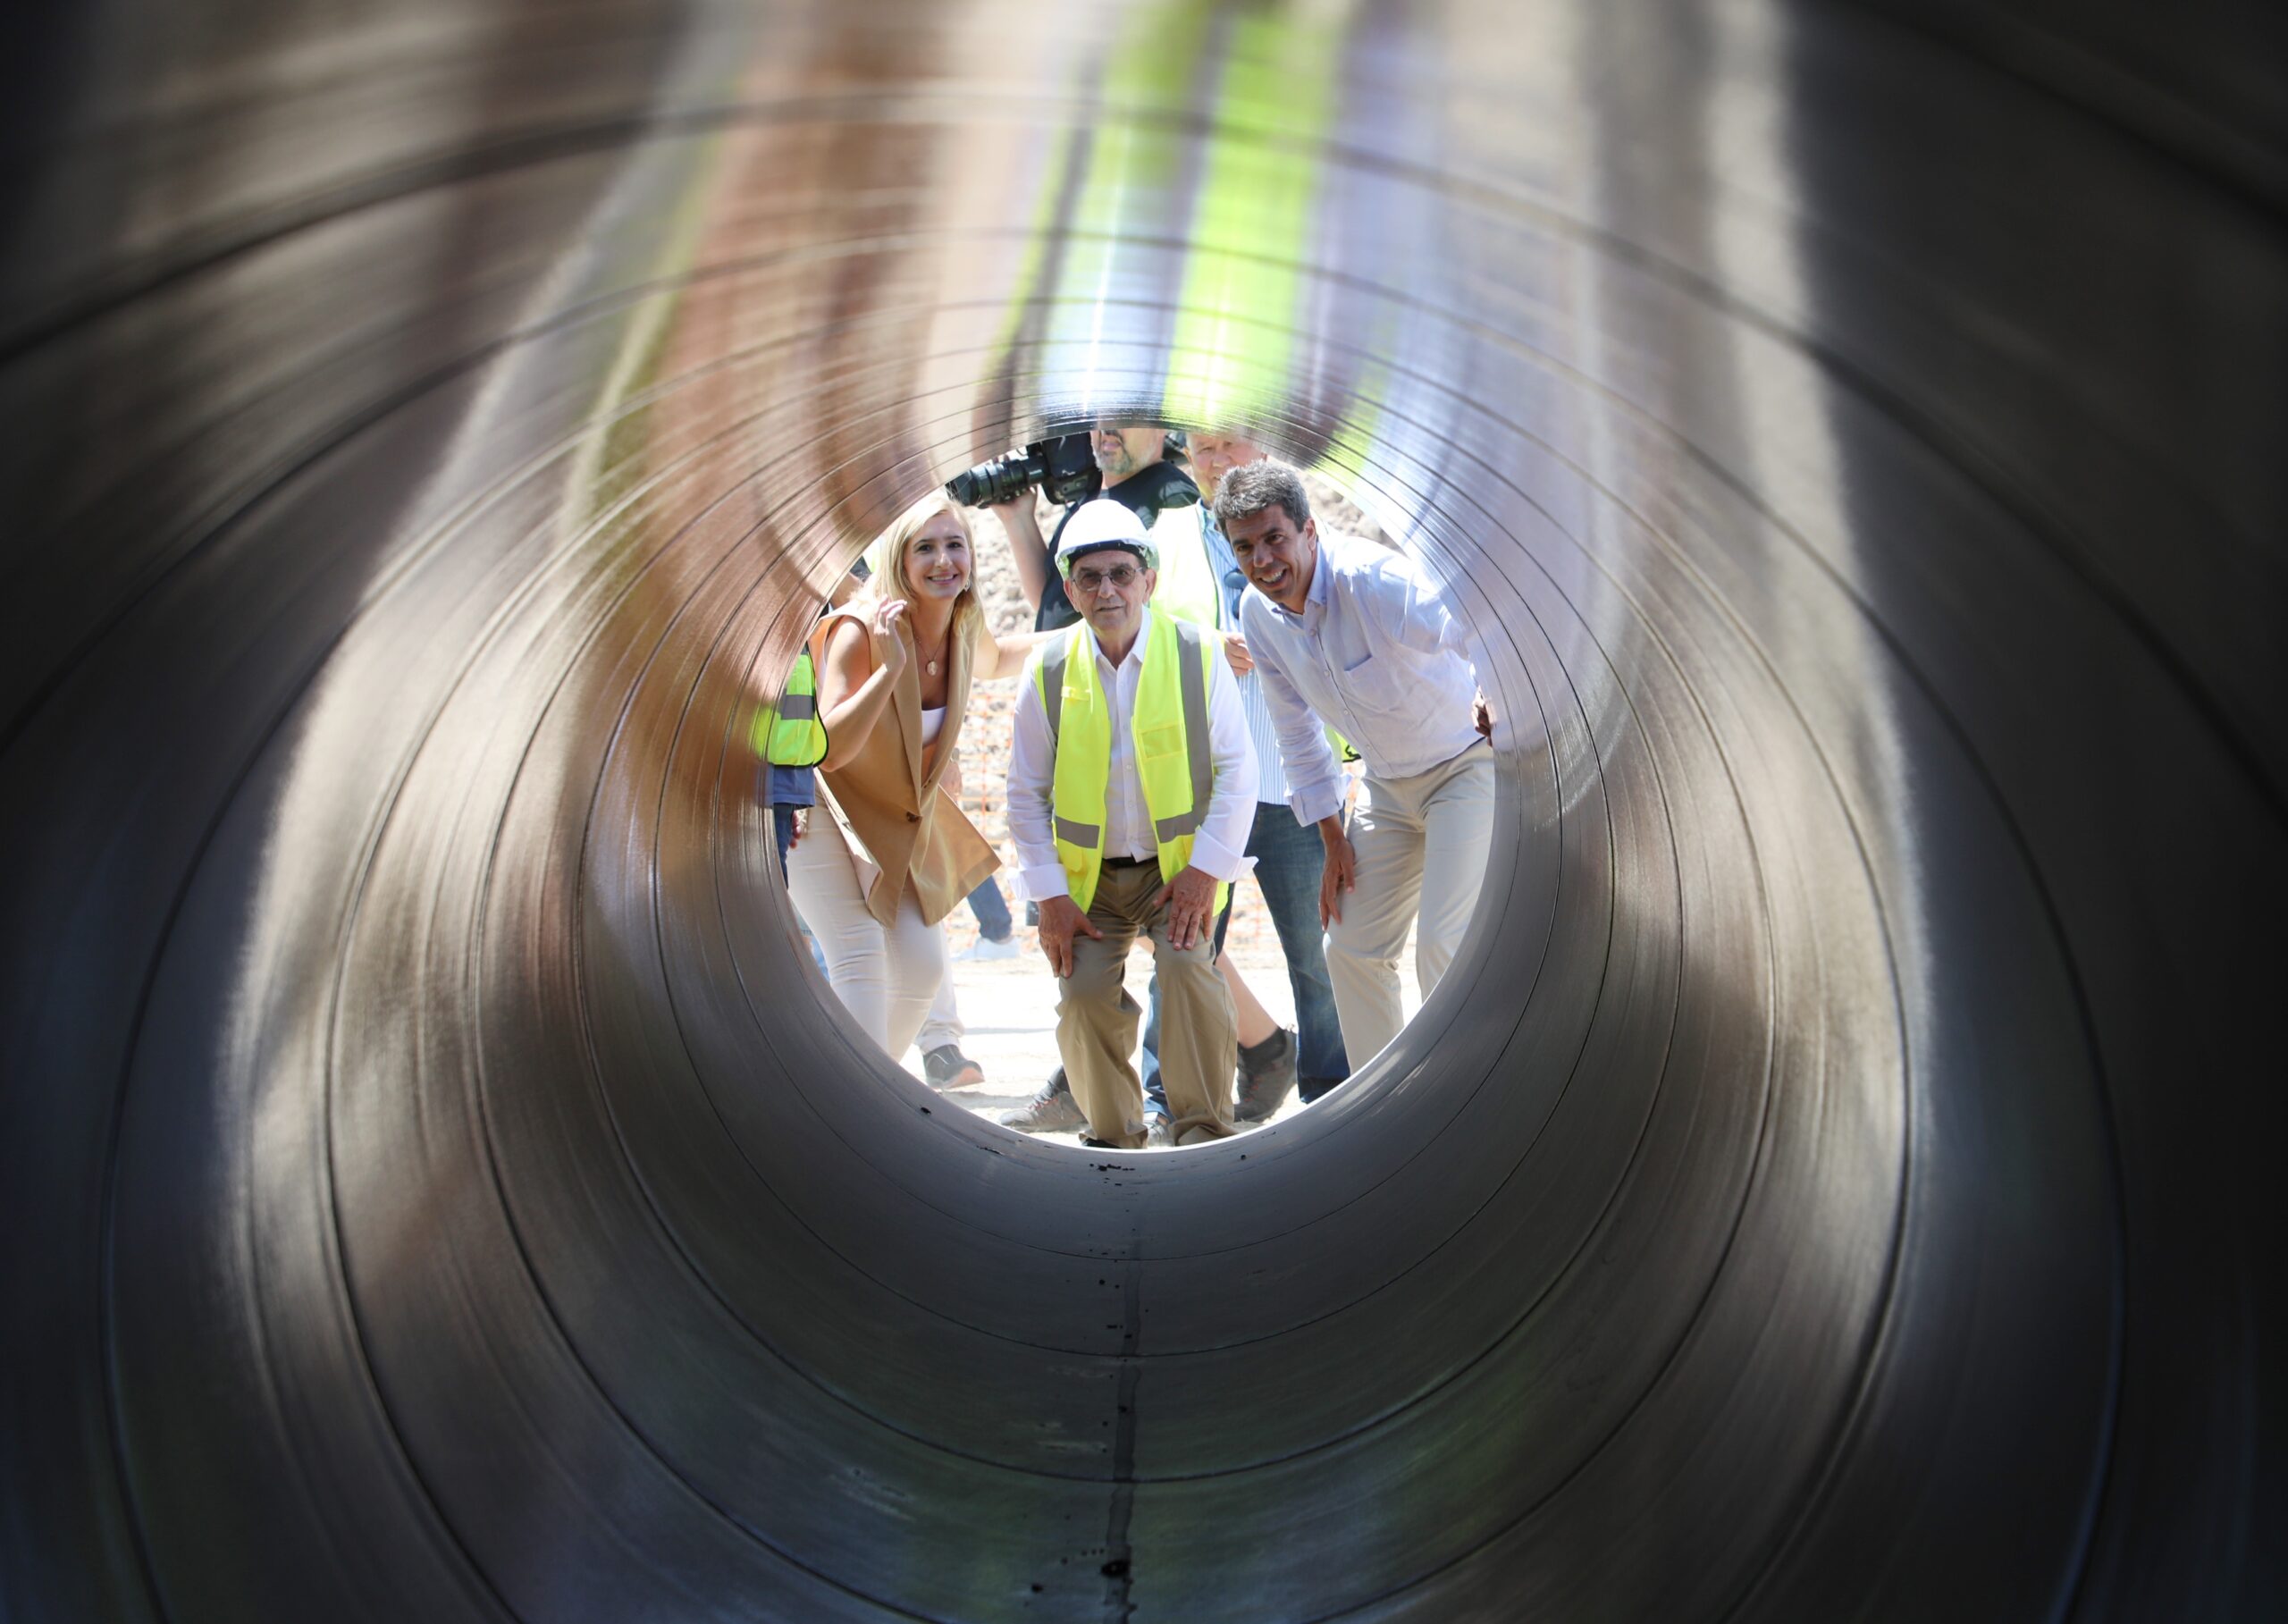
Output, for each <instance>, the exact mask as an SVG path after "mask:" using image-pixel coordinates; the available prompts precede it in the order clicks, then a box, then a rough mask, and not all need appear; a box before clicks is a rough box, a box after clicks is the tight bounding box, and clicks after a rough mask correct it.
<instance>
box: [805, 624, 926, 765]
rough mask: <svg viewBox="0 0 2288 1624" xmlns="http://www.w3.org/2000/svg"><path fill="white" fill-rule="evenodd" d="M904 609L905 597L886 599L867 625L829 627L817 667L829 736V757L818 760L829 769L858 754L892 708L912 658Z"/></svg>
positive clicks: (821, 706)
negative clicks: (901, 625)
mask: <svg viewBox="0 0 2288 1624" xmlns="http://www.w3.org/2000/svg"><path fill="white" fill-rule="evenodd" d="M905 612H906V604H905V601H904V599H902V598H885V599H883V600H882V601H881V602H879V603H877V604H876V605H874V610H873V613H872V615H871V617H870V618H869V622H868V623H867V624H865V625H861V624H859V623H858V622H856V621H854V620H852V619H848V618H845V619H839V620H837V621H836V622H835V623H834V624H833V625H832V626H831V627H829V628H828V631H827V635H826V652H825V658H824V659H823V660H822V661H820V671H819V719H820V720H821V721H823V722H824V723H825V724H826V741H827V752H826V759H825V760H824V761H822V762H820V763H819V765H820V768H822V769H823V770H826V771H828V772H834V771H837V770H839V769H841V768H844V767H847V766H848V765H849V764H850V763H851V762H854V761H855V760H856V759H857V757H858V753H859V752H860V751H861V750H863V749H864V748H865V747H866V741H867V739H868V738H870V737H871V736H872V735H873V731H874V727H875V724H876V723H878V722H879V721H880V720H881V719H882V716H883V713H884V712H885V711H887V710H888V709H889V703H890V694H891V693H892V691H893V690H894V689H895V688H896V686H897V677H898V673H899V672H900V671H902V670H904V669H905V662H906V661H907V660H908V659H909V658H911V656H910V655H908V653H907V652H906V647H905V640H904V637H903V636H901V635H899V630H898V623H899V622H900V621H902V620H903V619H904V618H905ZM877 650H879V653H880V658H879V661H877V659H876V651H877Z"/></svg>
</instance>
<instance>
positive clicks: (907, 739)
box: [811, 611, 1001, 925]
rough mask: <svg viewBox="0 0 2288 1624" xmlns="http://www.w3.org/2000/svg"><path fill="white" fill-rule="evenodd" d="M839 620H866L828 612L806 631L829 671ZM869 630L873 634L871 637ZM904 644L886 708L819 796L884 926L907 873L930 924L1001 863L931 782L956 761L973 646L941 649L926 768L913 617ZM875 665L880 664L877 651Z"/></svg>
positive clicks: (824, 775) (825, 776) (824, 779)
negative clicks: (932, 749)
mask: <svg viewBox="0 0 2288 1624" xmlns="http://www.w3.org/2000/svg"><path fill="white" fill-rule="evenodd" d="M837 620H851V621H855V622H856V623H857V624H858V626H859V627H861V629H866V622H865V621H864V620H863V619H862V618H861V617H860V616H858V615H856V614H852V613H848V612H846V611H845V612H843V613H838V614H834V615H829V616H828V617H827V618H825V619H823V620H821V621H820V622H819V625H818V629H817V630H816V631H814V632H813V633H812V645H811V646H812V661H814V662H815V663H816V664H817V666H818V669H820V670H821V671H823V670H824V669H826V635H827V631H828V629H829V627H832V626H833V625H834V623H835V622H836V621H837ZM869 635H871V632H870V633H869ZM897 635H898V637H899V639H900V640H901V641H902V642H904V644H905V647H906V656H907V657H906V662H905V669H904V670H903V671H901V672H900V673H899V674H898V679H897V686H896V688H895V689H893V690H892V692H891V694H890V704H889V710H888V711H887V713H886V714H885V715H884V716H883V717H882V719H880V720H879V721H878V722H876V723H875V724H874V730H873V732H872V733H871V734H869V735H868V736H867V738H866V743H865V745H863V746H862V748H861V749H860V750H859V752H858V753H857V754H856V755H855V756H854V757H853V758H852V759H851V761H850V762H849V764H848V765H847V766H845V767H841V768H837V770H834V771H832V772H826V771H823V770H822V771H820V774H819V781H820V783H821V784H822V785H823V786H824V787H825V789H826V799H827V802H828V804H829V807H830V808H831V811H832V813H833V816H834V819H835V821H836V822H837V823H838V824H839V825H841V828H842V832H843V834H844V836H845V837H846V838H847V839H848V841H849V843H850V850H851V852H852V854H854V856H856V857H857V858H858V859H859V876H858V883H859V885H860V887H861V888H862V889H863V890H864V891H865V893H866V911H867V912H868V913H871V914H872V915H873V916H874V917H875V918H876V919H877V920H879V921H881V922H882V923H883V924H885V925H887V924H889V923H891V922H892V921H895V920H896V917H897V901H898V896H899V895H900V893H902V892H903V891H904V889H905V882H906V881H907V880H908V879H911V880H913V894H914V896H915V897H916V898H917V899H918V900H919V901H920V903H921V917H922V919H923V920H924V921H926V922H928V923H930V924H933V925H934V924H936V923H937V922H938V921H939V920H941V919H943V918H945V917H946V914H948V913H952V912H953V911H954V908H955V905H957V904H959V903H960V902H961V900H962V899H963V897H965V896H968V895H969V894H970V893H971V892H972V891H973V890H975V889H976V888H977V887H978V883H979V882H980V880H982V879H984V878H985V877H986V876H987V875H988V874H990V873H992V872H993V871H994V870H996V869H997V868H999V867H1000V866H1001V859H1000V858H999V857H997V856H996V855H995V854H994V851H993V847H992V846H991V844H990V843H988V841H987V840H986V838H985V837H984V836H983V835H980V834H979V833H978V832H977V826H976V825H975V824H973V823H972V822H971V821H970V820H969V819H968V818H967V817H966V816H964V815H963V812H962V809H961V808H960V807H959V806H958V805H956V804H955V802H954V798H953V796H952V795H948V794H946V791H945V790H943V789H941V788H940V787H938V781H939V780H940V779H941V778H944V777H945V776H946V769H947V768H948V767H950V766H951V765H952V764H953V760H954V746H955V743H956V742H957V741H958V740H959V739H960V737H961V732H962V718H963V716H964V715H966V714H967V713H968V711H969V683H970V669H971V666H972V656H973V655H974V652H975V651H974V649H973V648H972V645H971V643H970V641H969V639H967V638H955V639H954V646H953V647H952V648H951V649H950V650H949V651H948V655H949V658H950V659H951V660H952V662H953V669H952V670H950V671H948V672H947V673H946V725H945V726H944V727H943V728H940V729H939V730H938V741H937V749H936V753H934V754H932V755H931V756H930V763H929V766H928V767H927V769H926V770H925V769H924V767H923V765H922V750H921V657H920V655H918V654H916V653H915V652H914V650H913V626H912V624H911V622H901V623H900V625H899V627H898V632H897ZM874 663H875V664H876V665H877V666H879V665H880V664H881V663H882V661H881V655H880V653H879V651H877V652H875V655H874Z"/></svg>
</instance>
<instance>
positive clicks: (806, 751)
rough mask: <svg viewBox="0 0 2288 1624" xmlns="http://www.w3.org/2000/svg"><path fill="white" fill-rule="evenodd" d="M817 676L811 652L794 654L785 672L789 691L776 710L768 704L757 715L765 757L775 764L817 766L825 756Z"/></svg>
mask: <svg viewBox="0 0 2288 1624" xmlns="http://www.w3.org/2000/svg"><path fill="white" fill-rule="evenodd" d="M754 731H755V737H756V741H757V744H758V745H759V746H760V748H761V753H762V759H763V760H764V761H766V762H770V764H771V765H772V766H773V767H815V766H817V765H818V764H819V763H820V762H823V761H824V760H826V724H825V723H824V722H822V721H820V719H819V692H818V677H817V674H816V673H815V672H814V671H813V670H812V667H811V652H810V650H808V649H804V650H803V652H801V653H799V654H797V655H795V669H793V670H791V671H789V672H787V691H786V692H785V693H783V694H780V695H779V696H778V708H777V709H776V710H774V709H772V707H770V706H769V705H765V706H763V708H762V714H761V715H760V716H758V717H756V718H755V719H754Z"/></svg>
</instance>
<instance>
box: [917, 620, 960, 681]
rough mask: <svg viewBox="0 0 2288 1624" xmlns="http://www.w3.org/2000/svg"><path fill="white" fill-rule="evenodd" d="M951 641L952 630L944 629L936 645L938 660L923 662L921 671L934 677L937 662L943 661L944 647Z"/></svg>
mask: <svg viewBox="0 0 2288 1624" xmlns="http://www.w3.org/2000/svg"><path fill="white" fill-rule="evenodd" d="M953 640H954V628H953V627H950V626H949V627H946V635H945V636H944V637H943V638H942V639H940V640H939V642H938V659H937V660H930V661H924V662H923V664H922V668H921V669H923V670H925V671H927V672H928V673H929V674H930V676H932V677H935V676H936V675H937V674H938V661H942V660H944V659H945V657H946V647H947V646H948V645H949V644H951V643H952V642H953Z"/></svg>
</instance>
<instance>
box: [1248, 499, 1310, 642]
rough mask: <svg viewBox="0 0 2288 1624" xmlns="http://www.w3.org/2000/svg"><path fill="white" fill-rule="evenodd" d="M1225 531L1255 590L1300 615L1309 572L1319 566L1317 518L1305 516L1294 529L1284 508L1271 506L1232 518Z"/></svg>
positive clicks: (1308, 593) (1306, 592)
mask: <svg viewBox="0 0 2288 1624" xmlns="http://www.w3.org/2000/svg"><path fill="white" fill-rule="evenodd" d="M1224 536H1225V539H1227V540H1228V541H1230V543H1232V557H1233V558H1235V559H1237V560H1239V563H1240V568H1241V570H1242V571H1243V572H1244V573H1245V574H1246V576H1247V577H1248V579H1249V581H1252V582H1253V583H1254V584H1255V585H1256V588H1257V590H1258V591H1259V592H1261V593H1263V595H1264V596H1265V597H1266V598H1268V599H1270V600H1271V601H1272V602H1274V603H1276V604H1277V605H1279V607H1280V608H1282V609H1283V610H1286V611H1287V612H1288V613H1289V614H1291V615H1300V614H1301V613H1302V612H1303V603H1304V602H1305V600H1306V599H1308V597H1309V596H1310V593H1311V573H1312V571H1313V570H1315V569H1316V568H1318V558H1319V526H1318V521H1317V520H1316V519H1313V518H1307V519H1305V520H1304V521H1303V527H1302V528H1301V529H1300V530H1297V529H1296V528H1295V521H1294V520H1292V519H1291V518H1289V517H1287V509H1284V508H1282V507H1279V506H1276V505H1274V506H1272V507H1268V508H1266V509H1263V510H1262V511H1261V512H1258V513H1250V514H1249V515H1248V516H1247V517H1245V518H1240V519H1233V520H1232V522H1231V524H1230V525H1228V526H1225V528H1224Z"/></svg>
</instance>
